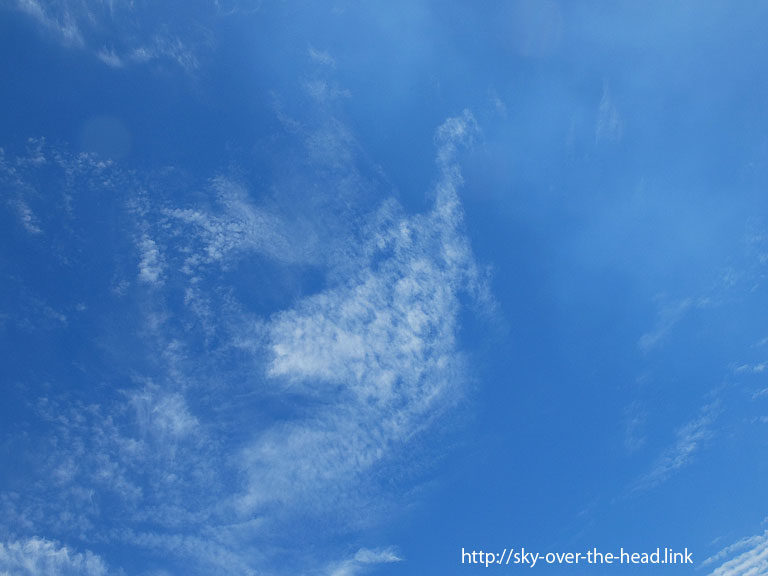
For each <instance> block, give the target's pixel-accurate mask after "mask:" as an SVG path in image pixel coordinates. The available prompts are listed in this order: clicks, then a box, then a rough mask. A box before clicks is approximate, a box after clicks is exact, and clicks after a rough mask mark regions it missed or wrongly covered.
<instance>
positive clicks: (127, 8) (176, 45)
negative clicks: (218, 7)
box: [15, 0, 214, 72]
mask: <svg viewBox="0 0 768 576" xmlns="http://www.w3.org/2000/svg"><path fill="white" fill-rule="evenodd" d="M15 5H16V8H17V9H18V10H19V11H21V12H23V13H25V14H27V15H29V16H31V17H32V18H34V19H35V20H36V21H37V22H38V24H40V26H41V27H42V28H43V29H44V30H47V31H49V32H51V33H52V34H53V35H54V37H55V39H57V40H58V41H59V42H61V43H62V44H63V45H65V46H68V47H76V48H80V49H84V50H86V51H87V52H89V53H91V54H92V55H93V56H95V57H96V58H98V59H99V60H101V61H102V62H103V63H104V64H106V65H107V66H109V67H111V68H122V67H123V66H125V65H126V64H129V63H144V62H150V61H156V60H165V61H170V62H174V63H176V64H177V65H178V66H180V67H181V68H183V69H184V70H186V71H187V72H193V71H195V70H196V69H197V68H198V66H199V62H198V58H197V55H196V53H195V49H194V48H193V45H194V46H201V45H205V44H207V43H208V40H207V39H206V38H205V36H206V32H205V31H204V27H203V26H202V25H201V24H200V23H198V25H197V26H195V27H194V31H195V33H192V32H190V30H187V31H186V32H187V33H186V34H184V35H179V34H178V33H177V32H176V28H175V27H174V26H173V24H174V21H173V20H167V21H161V22H160V23H159V25H158V24H157V15H156V14H153V15H151V16H150V15H148V14H144V9H142V7H141V6H140V5H139V6H137V5H136V4H135V3H134V2H129V1H119V2H107V3H105V2H103V1H102V0H82V1H78V0H63V1H60V2H48V3H45V2H40V1H39V0H16V3H15ZM203 6H205V5H203ZM213 12H214V6H213V5H211V6H210V13H206V12H204V13H203V14H204V15H205V16H208V17H210V16H212V15H213ZM107 44H108V47H107Z"/></svg>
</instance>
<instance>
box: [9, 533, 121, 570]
mask: <svg viewBox="0 0 768 576" xmlns="http://www.w3.org/2000/svg"><path fill="white" fill-rule="evenodd" d="M108 573H109V572H108V570H107V566H106V564H105V563H104V562H103V561H102V560H101V558H99V556H97V555H96V554H93V553H92V552H90V551H86V552H84V553H82V552H75V551H73V550H70V549H69V548H67V547H66V546H61V545H59V544H58V543H57V542H53V541H51V540H46V539H44V538H37V537H33V538H28V539H26V540H12V541H9V542H5V543H2V542H0V576H106V575H107V574H108Z"/></svg>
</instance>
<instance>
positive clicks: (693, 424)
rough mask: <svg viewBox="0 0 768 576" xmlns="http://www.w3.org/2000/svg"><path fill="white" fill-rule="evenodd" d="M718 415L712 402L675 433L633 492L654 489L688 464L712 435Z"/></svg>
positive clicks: (717, 409)
mask: <svg viewBox="0 0 768 576" xmlns="http://www.w3.org/2000/svg"><path fill="white" fill-rule="evenodd" d="M718 413H719V404H718V402H717V401H713V402H711V403H709V404H706V405H705V406H703V407H702V408H701V410H700V411H699V414H698V416H697V417H696V418H694V419H693V420H691V421H689V422H688V423H687V424H685V425H684V426H682V427H681V428H679V429H678V431H677V434H676V436H677V438H676V440H675V442H674V444H672V445H671V446H670V447H669V448H667V449H666V450H665V451H664V452H663V453H662V454H661V456H660V457H659V458H658V459H657V460H656V462H655V464H654V465H653V467H652V469H651V470H650V471H649V472H648V473H647V474H645V475H644V476H643V477H642V478H640V480H639V481H638V482H637V483H636V484H635V485H634V487H633V491H635V492H637V491H643V490H648V489H651V488H654V487H656V486H658V485H659V484H662V483H663V482H665V481H666V480H668V479H669V478H670V477H671V476H672V475H673V474H674V473H676V472H677V471H679V470H680V469H682V468H683V467H685V466H686V465H688V464H689V463H690V461H691V460H692V459H693V457H694V456H695V454H696V453H697V452H698V451H699V450H701V448H702V446H703V445H704V444H705V443H706V442H707V441H708V440H709V439H711V438H712V436H713V435H714V431H713V424H714V423H715V420H716V419H717V416H718Z"/></svg>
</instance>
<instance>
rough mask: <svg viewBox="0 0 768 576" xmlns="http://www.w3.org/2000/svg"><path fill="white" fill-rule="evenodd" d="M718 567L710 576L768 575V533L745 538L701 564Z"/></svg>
mask: <svg viewBox="0 0 768 576" xmlns="http://www.w3.org/2000/svg"><path fill="white" fill-rule="evenodd" d="M713 565H715V566H717V567H716V568H715V569H714V570H712V571H711V572H710V573H709V575H710V576H759V575H761V574H766V573H768V531H766V532H764V533H762V534H758V535H756V536H750V537H748V538H743V539H741V540H739V541H738V542H736V543H734V544H731V545H730V546H727V547H726V548H723V549H722V550H721V551H720V552H718V553H717V554H715V555H714V556H710V557H709V558H707V559H706V560H704V562H702V563H701V566H702V568H703V567H710V566H713Z"/></svg>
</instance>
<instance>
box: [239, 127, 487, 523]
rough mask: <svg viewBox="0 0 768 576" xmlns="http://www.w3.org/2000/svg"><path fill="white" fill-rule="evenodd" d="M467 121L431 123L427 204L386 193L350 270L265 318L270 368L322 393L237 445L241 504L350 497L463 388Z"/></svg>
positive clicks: (298, 388) (290, 384)
mask: <svg viewBox="0 0 768 576" xmlns="http://www.w3.org/2000/svg"><path fill="white" fill-rule="evenodd" d="M475 132H476V126H475V122H474V119H473V117H472V115H471V114H470V113H469V112H465V113H464V114H463V115H462V116H460V117H457V118H451V119H449V120H447V121H446V122H445V123H444V124H443V125H442V126H441V127H440V129H439V130H438V136H437V138H438V143H439V146H438V152H437V157H438V167H439V170H440V180H439V181H438V184H437V186H436V189H435V204H434V206H433V208H432V209H431V211H430V212H428V213H427V214H424V215H417V216H406V215H404V214H402V212H401V211H400V210H399V208H398V207H397V205H396V204H394V203H393V202H390V203H387V204H385V205H384V206H383V207H382V209H381V210H380V211H379V212H378V214H377V215H376V217H375V219H374V222H373V224H372V226H371V230H370V235H368V236H367V237H366V238H365V239H364V241H363V244H362V251H361V252H362V254H361V257H360V258H359V260H358V270H357V271H356V272H354V273H353V274H352V276H351V277H347V278H345V280H344V281H343V282H340V283H339V285H338V286H333V287H329V288H328V289H326V290H324V291H322V292H320V293H319V294H316V295H313V296H310V297H308V298H305V299H303V300H301V301H300V302H298V303H297V305H296V306H295V307H294V308H293V309H292V310H288V311H284V312H281V313H278V314H276V315H275V316H274V317H273V318H272V320H271V321H270V322H269V324H268V325H267V327H266V331H267V339H268V342H269V355H270V360H269V364H268V370H267V374H268V376H270V377H271V378H274V379H277V380H278V381H280V382H282V385H283V386H284V387H285V389H286V390H290V391H291V392H293V393H299V394H302V395H305V396H307V397H309V398H322V402H320V406H319V408H318V410H317V411H316V412H315V413H314V414H312V415H311V416H309V417H307V418H305V419H299V420H297V421H291V422H287V423H282V424H280V425H278V426H276V427H274V428H273V429H272V430H269V431H267V432H265V433H264V434H262V435H261V436H260V437H259V438H257V439H256V441H255V442H254V443H253V444H252V445H250V446H249V447H247V448H246V449H245V451H244V452H243V461H244V467H245V470H246V471H247V474H248V476H249V478H250V480H249V488H248V490H247V492H246V494H245V495H244V496H243V498H242V499H241V502H240V505H241V507H242V508H243V510H244V511H248V510H252V511H254V512H255V511H258V510H261V509H263V508H264V507H268V506H269V505H270V503H272V502H275V501H280V502H282V503H283V504H286V505H289V506H291V505H297V504H300V505H301V506H302V507H303V508H306V507H307V506H309V507H313V506H321V507H322V506H323V505H324V504H325V502H324V501H325V500H326V499H329V500H330V501H333V502H334V503H336V504H338V502H341V501H343V500H344V499H348V498H349V496H350V495H351V494H352V493H354V492H356V491H357V489H356V487H357V486H358V485H359V482H360V481H361V479H362V478H363V477H364V476H365V475H366V474H367V473H368V472H369V471H370V470H371V469H372V468H373V467H374V466H375V465H376V464H377V463H379V462H382V461H385V460H387V459H389V458H391V457H393V456H394V455H395V454H397V452H398V451H399V450H400V449H402V447H403V446H404V445H406V444H407V443H408V441H409V440H410V439H411V438H412V437H413V436H414V435H417V434H418V432H419V430H420V429H422V428H424V427H426V425H427V424H428V423H429V421H430V419H432V418H434V417H436V416H438V415H439V414H440V413H441V411H442V410H443V409H444V408H446V407H447V406H450V405H451V404H452V403H453V402H455V401H456V398H458V397H460V394H461V392H460V388H461V386H460V385H461V381H462V372H463V367H462V362H461V354H460V353H459V351H458V349H457V344H456V337H457V331H458V313H459V308H460V305H459V294H460V293H461V292H462V291H465V292H471V291H472V290H475V289H476V286H475V285H476V284H477V283H478V282H479V280H478V274H477V270H476V266H475V263H474V259H473V257H472V254H471V250H470V248H469V243H468V241H467V239H466V237H465V236H464V234H463V230H462V219H463V216H462V209H461V203H460V201H459V198H458V187H459V186H460V184H461V174H460V172H459V169H458V165H457V164H456V163H455V153H456V149H457V147H458V146H459V145H460V144H461V143H466V142H467V141H469V140H470V139H471V137H472V135H473V134H474V133H475ZM318 494H324V495H325V496H324V497H322V498H318ZM336 504H335V505H336Z"/></svg>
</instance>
